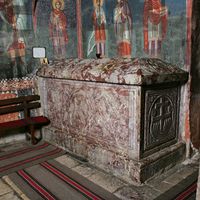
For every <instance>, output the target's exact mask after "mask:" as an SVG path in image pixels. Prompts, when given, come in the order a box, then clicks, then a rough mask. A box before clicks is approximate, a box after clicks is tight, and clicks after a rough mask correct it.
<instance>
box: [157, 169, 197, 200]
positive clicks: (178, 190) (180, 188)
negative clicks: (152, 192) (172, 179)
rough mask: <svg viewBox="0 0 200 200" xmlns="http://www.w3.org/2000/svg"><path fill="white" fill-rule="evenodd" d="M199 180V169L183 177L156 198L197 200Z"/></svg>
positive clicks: (163, 199) (160, 199) (162, 199)
mask: <svg viewBox="0 0 200 200" xmlns="http://www.w3.org/2000/svg"><path fill="white" fill-rule="evenodd" d="M197 180H198V171H196V172H194V173H192V174H191V175H190V176H188V177H187V178H185V179H183V180H182V181H181V182H179V183H178V184H177V185H175V186H174V187H172V188H171V189H169V190H168V191H166V192H165V193H163V194H162V195H160V196H159V197H157V198H156V199H155V200H196V190H197Z"/></svg>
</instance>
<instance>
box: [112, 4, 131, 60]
mask: <svg viewBox="0 0 200 200" xmlns="http://www.w3.org/2000/svg"><path fill="white" fill-rule="evenodd" d="M114 26H115V33H116V38H117V49H118V55H119V56H121V57H131V35H132V34H131V32H132V17H131V12H130V9H129V5H128V2H127V1H126V0H121V1H118V3H117V6H116V8H115V9H114Z"/></svg>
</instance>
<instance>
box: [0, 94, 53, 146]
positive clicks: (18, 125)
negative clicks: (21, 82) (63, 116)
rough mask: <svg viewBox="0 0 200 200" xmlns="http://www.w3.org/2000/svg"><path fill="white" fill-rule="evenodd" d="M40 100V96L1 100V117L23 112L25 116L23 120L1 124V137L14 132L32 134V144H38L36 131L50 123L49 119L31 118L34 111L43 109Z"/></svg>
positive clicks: (42, 117) (41, 117)
mask: <svg viewBox="0 0 200 200" xmlns="http://www.w3.org/2000/svg"><path fill="white" fill-rule="evenodd" d="M38 100H40V96H38V95H29V96H21V97H17V98H11V99H4V100H0V115H4V114H8V113H16V112H23V114H24V117H23V118H22V119H18V120H14V121H8V122H3V123H0V136H2V135H4V134H8V133H10V132H13V131H14V132H16V131H19V132H22V131H23V132H28V133H30V137H31V141H32V144H36V143H37V138H36V137H35V130H36V129H40V128H41V127H42V126H44V125H48V124H49V123H50V121H49V119H48V118H47V117H44V116H31V110H32V109H36V108H40V107H41V104H40V102H38Z"/></svg>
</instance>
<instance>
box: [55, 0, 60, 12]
mask: <svg viewBox="0 0 200 200" xmlns="http://www.w3.org/2000/svg"><path fill="white" fill-rule="evenodd" d="M55 7H56V9H57V10H60V8H61V3H60V2H59V1H57V2H56V3H55Z"/></svg>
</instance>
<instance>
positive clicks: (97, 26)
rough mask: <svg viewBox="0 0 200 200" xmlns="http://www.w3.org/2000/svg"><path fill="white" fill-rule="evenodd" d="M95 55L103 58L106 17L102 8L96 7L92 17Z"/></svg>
mask: <svg viewBox="0 0 200 200" xmlns="http://www.w3.org/2000/svg"><path fill="white" fill-rule="evenodd" d="M92 20H93V26H94V32H95V44H96V53H97V54H99V55H100V56H101V57H104V56H105V42H106V17H105V12H104V10H103V8H102V7H96V8H95V9H94V12H93V16H92Z"/></svg>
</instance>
